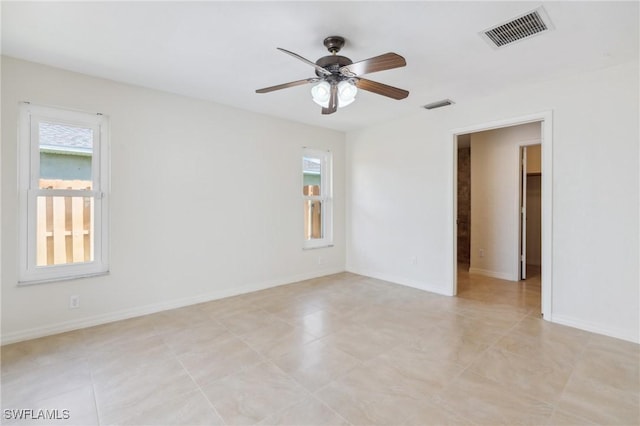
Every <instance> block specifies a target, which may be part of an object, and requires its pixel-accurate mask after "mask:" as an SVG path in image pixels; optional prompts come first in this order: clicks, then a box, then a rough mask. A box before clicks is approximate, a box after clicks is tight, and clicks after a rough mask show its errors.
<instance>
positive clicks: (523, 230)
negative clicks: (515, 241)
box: [520, 146, 527, 280]
mask: <svg viewBox="0 0 640 426" xmlns="http://www.w3.org/2000/svg"><path fill="white" fill-rule="evenodd" d="M520 152H521V155H520V176H521V177H520V279H521V280H524V279H527V147H526V146H523V147H522V148H521V151H520Z"/></svg>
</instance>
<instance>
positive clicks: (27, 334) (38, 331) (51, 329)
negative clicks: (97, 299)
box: [0, 268, 345, 345]
mask: <svg viewBox="0 0 640 426" xmlns="http://www.w3.org/2000/svg"><path fill="white" fill-rule="evenodd" d="M341 272H345V269H344V268H328V269H323V270H320V271H315V272H312V273H305V274H298V275H292V276H289V277H284V278H278V279H274V280H268V281H263V282H258V283H251V284H247V285H243V286H239V287H235V288H231V289H225V290H219V291H215V292H211V293H206V294H201V295H198V296H192V297H185V298H181V299H174V300H169V301H165V302H160V303H153V304H150V305H144V306H139V307H135V308H130V309H123V310H120V311H116V312H110V313H107V314H102V315H95V316H91V317H86V318H81V319H77V320H72V321H64V322H59V323H55V324H52V325H47V326H43V327H35V328H30V329H26V330H20V331H15V332H12V333H6V334H3V335H2V336H1V337H0V339H1V344H2V345H7V344H10V343H16V342H22V341H24V340H31V339H37V338H39V337H45V336H50V335H53V334H59V333H65V332H68V331H74V330H79V329H82V328H87V327H94V326H96V325H102V324H108V323H110V322H115V321H121V320H125V319H130V318H135V317H140V316H144V315H149V314H155V313H157V312H162V311H166V310H169V309H176V308H182V307H185V306H190V305H195V304H198V303H205V302H210V301H212V300H218V299H224V298H225V297H231V296H237V295H240V294H246V293H251V292H254V291H258V290H265V289H268V288H273V287H278V286H281V285H286V284H292V283H295V282H298V281H304V280H308V279H312V278H318V277H324V276H327V275H333V274H339V273H341Z"/></svg>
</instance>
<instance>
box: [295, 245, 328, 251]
mask: <svg viewBox="0 0 640 426" xmlns="http://www.w3.org/2000/svg"><path fill="white" fill-rule="evenodd" d="M329 247H333V244H323V245H321V246H313V247H302V250H317V249H323V248H329Z"/></svg>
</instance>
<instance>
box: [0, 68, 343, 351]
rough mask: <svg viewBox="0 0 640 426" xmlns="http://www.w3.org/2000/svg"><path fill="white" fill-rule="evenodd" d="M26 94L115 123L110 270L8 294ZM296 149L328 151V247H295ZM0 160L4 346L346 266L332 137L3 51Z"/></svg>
mask: <svg viewBox="0 0 640 426" xmlns="http://www.w3.org/2000/svg"><path fill="white" fill-rule="evenodd" d="M25 100H28V101H31V102H33V103H36V104H45V105H56V106H60V107H64V108H70V109H78V110H82V111H96V112H102V113H103V114H105V115H108V116H109V117H110V121H111V200H110V202H111V204H110V206H111V272H110V274H109V275H105V276H100V277H95V278H87V279H81V280H71V281H64V282H57V283H50V284H42V285H33V286H27V287H18V286H17V264H18V258H17V234H16V230H17V223H18V220H17V219H18V218H17V209H16V205H17V192H16V187H17V183H16V175H17V169H16V167H17V164H16V158H17V153H16V148H17V144H16V141H17V135H16V130H17V119H18V116H17V113H18V103H19V102H20V101H25ZM303 146H308V147H313V148H318V149H323V150H331V151H332V152H333V155H334V165H333V166H334V167H333V170H334V184H335V191H334V195H335V202H334V207H335V221H334V234H335V246H334V247H331V248H324V249H318V250H302V240H303V223H302V222H303V215H302V202H301V201H302V195H301V194H302V192H301V186H302V172H301V166H300V164H301V159H300V158H301V155H302V147H303ZM1 166H2V167H1V168H2V275H1V278H2V339H3V341H4V342H7V341H12V340H19V339H24V338H29V337H35V336H38V335H42V334H47V333H51V332H56V331H62V330H66V329H72V328H77V327H81V326H86V325H92V324H97V323H101V322H105V321H111V320H116V319H121V318H123V317H127V316H135V315H140V314H144V313H148V312H153V311H157V310H159V309H164V308H171V307H176V306H181V305H185V304H190V303H194V302H199V301H204V300H208V299H212V298H218V297H222V296H228V295H232V294H237V293H242V292H246V291H250V290H254V289H258V288H264V287H269V286H274V285H278V284H283V283H287V282H292V281H297V280H299V279H304V278H309V277H314V276H320V275H326V274H328V273H334V272H339V271H342V270H344V259H345V249H344V227H345V224H344V134H343V133H341V132H336V131H330V130H326V129H321V128H316V127H311V126H308V125H302V124H298V123H293V122H289V121H285V120H280V119H274V118H270V117H267V116H264V115H259V114H254V113H250V112H245V111H241V110H238V109H234V108H230V107H225V106H222V105H217V104H213V103H209V102H204V101H199V100H194V99H190V98H186V97H183V96H177V95H172V94H169V93H164V92H159V91H154V90H148V89H144V88H141V87H136V86H129V85H125V84H119V83H115V82H113V81H108V80H103V79H98V78H93V77H89V76H86V75H81V74H76V73H72V72H67V71H62V70H59V69H55V68H50V67H46V66H41V65H37V64H34V63H29V62H24V61H20V60H15V59H12V58H6V57H3V58H2V164H1ZM319 258H322V259H321V262H320V261H319V260H320V259H319ZM70 295H79V296H80V308H79V309H74V310H69V308H68V306H69V296H70Z"/></svg>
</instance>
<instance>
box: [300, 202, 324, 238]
mask: <svg viewBox="0 0 640 426" xmlns="http://www.w3.org/2000/svg"><path fill="white" fill-rule="evenodd" d="M320 238H323V229H322V202H321V201H313V200H304V239H305V240H315V239H320Z"/></svg>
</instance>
